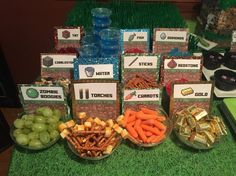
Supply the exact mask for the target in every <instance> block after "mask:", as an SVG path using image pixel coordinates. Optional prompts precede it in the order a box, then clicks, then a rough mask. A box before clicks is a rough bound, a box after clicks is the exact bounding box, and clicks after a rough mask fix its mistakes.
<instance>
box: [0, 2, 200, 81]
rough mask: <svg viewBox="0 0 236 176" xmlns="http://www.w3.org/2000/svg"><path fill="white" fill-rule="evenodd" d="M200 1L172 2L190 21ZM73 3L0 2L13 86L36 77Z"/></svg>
mask: <svg viewBox="0 0 236 176" xmlns="http://www.w3.org/2000/svg"><path fill="white" fill-rule="evenodd" d="M137 1H140V0H137ZM146 1H150V0H146ZM153 1H155V0H152V2H153ZM167 1H171V0H167ZM172 1H173V0H172ZM200 1H201V0H174V1H173V2H174V3H175V4H176V5H177V6H179V7H180V11H181V13H182V14H183V16H185V17H188V18H190V17H193V16H196V14H197V11H198V6H199V4H200ZM74 4H75V0H1V2H0V16H1V21H0V26H1V27H0V45H1V47H2V50H3V53H4V55H5V58H6V60H7V63H8V65H9V68H10V71H11V74H12V75H13V79H14V81H15V83H31V82H32V81H33V80H35V78H36V77H37V76H39V74H40V67H39V65H40V57H39V56H40V53H41V52H50V51H51V50H52V48H53V27H54V26H56V25H63V23H64V21H65V19H66V15H67V13H68V12H69V11H70V9H71V8H72V7H73V5H74Z"/></svg>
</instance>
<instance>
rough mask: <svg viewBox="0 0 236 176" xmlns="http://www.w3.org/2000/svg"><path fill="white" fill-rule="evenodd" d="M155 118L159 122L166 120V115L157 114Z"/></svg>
mask: <svg viewBox="0 0 236 176" xmlns="http://www.w3.org/2000/svg"><path fill="white" fill-rule="evenodd" d="M157 120H158V121H160V122H163V121H165V120H166V117H165V116H163V115H158V116H157Z"/></svg>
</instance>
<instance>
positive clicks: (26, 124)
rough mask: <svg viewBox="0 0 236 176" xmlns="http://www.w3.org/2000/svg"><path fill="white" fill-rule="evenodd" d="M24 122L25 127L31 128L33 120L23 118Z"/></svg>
mask: <svg viewBox="0 0 236 176" xmlns="http://www.w3.org/2000/svg"><path fill="white" fill-rule="evenodd" d="M24 123H25V127H26V128H31V127H32V125H33V121H31V120H24Z"/></svg>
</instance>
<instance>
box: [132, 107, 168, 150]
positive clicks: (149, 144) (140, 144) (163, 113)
mask: <svg viewBox="0 0 236 176" xmlns="http://www.w3.org/2000/svg"><path fill="white" fill-rule="evenodd" d="M158 110H159V111H160V112H161V114H162V115H164V116H165V117H166V120H165V121H164V122H162V123H163V124H164V125H165V126H166V127H167V128H166V132H165V138H163V139H162V140H161V141H159V142H157V143H143V142H141V141H138V140H136V139H135V138H133V137H132V136H130V135H129V138H128V139H129V140H130V141H131V142H132V143H134V144H136V145H137V146H139V147H147V148H148V147H154V146H157V145H159V144H161V143H163V142H164V141H165V140H166V139H167V137H168V136H169V135H170V134H171V132H172V127H173V125H172V120H171V119H170V118H169V117H168V115H167V114H166V112H165V111H164V110H163V109H162V108H159V109H158Z"/></svg>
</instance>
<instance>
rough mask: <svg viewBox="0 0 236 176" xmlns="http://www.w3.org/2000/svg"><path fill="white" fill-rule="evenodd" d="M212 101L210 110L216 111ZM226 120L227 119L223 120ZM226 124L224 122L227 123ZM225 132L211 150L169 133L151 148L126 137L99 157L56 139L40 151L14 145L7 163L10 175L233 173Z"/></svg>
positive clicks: (235, 160)
mask: <svg viewBox="0 0 236 176" xmlns="http://www.w3.org/2000/svg"><path fill="white" fill-rule="evenodd" d="M220 103H221V101H220V100H215V101H214V103H213V109H212V110H213V113H214V114H216V115H220V112H219V110H218V108H217V105H218V104H220ZM226 124H227V123H226ZM227 127H228V126H227ZM227 132H228V135H227V136H225V137H223V139H222V141H221V142H220V143H219V144H218V145H217V146H216V147H215V148H214V149H212V150H207V151H203V150H202V151H197V150H193V149H189V148H186V147H183V146H182V145H181V144H180V143H179V142H178V141H177V139H176V138H175V137H174V134H172V135H171V136H170V137H168V139H167V140H166V141H164V143H162V144H161V145H159V146H156V147H153V148H138V147H137V146H134V145H133V144H131V143H129V142H128V141H127V142H125V141H123V142H122V144H121V145H120V146H119V147H118V148H117V149H116V151H114V153H113V154H112V155H111V156H109V157H108V158H106V159H103V160H100V161H89V160H83V159H79V158H78V157H77V156H76V155H75V154H74V153H72V151H70V149H69V148H68V146H67V143H66V141H65V140H64V141H63V140H62V139H61V140H60V141H59V142H58V143H57V144H55V145H53V146H52V147H51V148H49V149H47V150H43V151H38V152H34V151H28V150H24V149H21V148H19V147H15V148H14V150H13V154H12V160H11V163H10V167H9V176H14V175H17V176H19V175H42V176H45V175H80V176H82V175H101V176H105V175H181V176H183V175H221V176H222V175H233V173H235V164H236V145H235V140H234V138H233V136H232V134H231V133H230V131H229V129H228V128H227Z"/></svg>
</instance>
